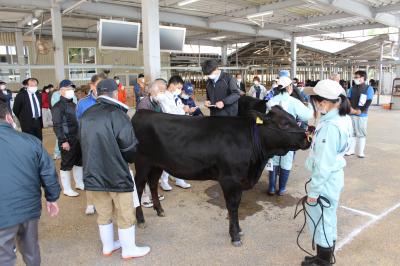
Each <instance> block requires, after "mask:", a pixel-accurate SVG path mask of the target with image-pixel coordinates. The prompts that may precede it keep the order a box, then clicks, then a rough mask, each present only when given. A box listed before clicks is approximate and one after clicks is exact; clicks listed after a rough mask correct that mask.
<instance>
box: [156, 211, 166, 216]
mask: <svg viewBox="0 0 400 266" xmlns="http://www.w3.org/2000/svg"><path fill="white" fill-rule="evenodd" d="M157 215H158V216H159V217H165V212H164V211H160V212H157Z"/></svg>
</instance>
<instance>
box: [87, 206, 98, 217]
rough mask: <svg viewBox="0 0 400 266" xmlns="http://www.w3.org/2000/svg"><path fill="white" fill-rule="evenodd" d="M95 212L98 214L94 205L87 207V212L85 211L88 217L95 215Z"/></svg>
mask: <svg viewBox="0 0 400 266" xmlns="http://www.w3.org/2000/svg"><path fill="white" fill-rule="evenodd" d="M95 212H96V209H95V207H94V205H88V206H86V210H85V214H86V215H93V214H95Z"/></svg>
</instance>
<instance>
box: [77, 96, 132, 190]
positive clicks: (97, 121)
mask: <svg viewBox="0 0 400 266" xmlns="http://www.w3.org/2000/svg"><path fill="white" fill-rule="evenodd" d="M128 109H129V107H128V106H126V105H125V104H123V103H121V102H119V101H117V100H114V99H112V98H110V97H106V96H100V97H99V98H98V99H97V103H96V104H95V105H93V106H92V107H91V108H89V109H88V110H87V111H86V112H85V113H84V114H83V116H82V118H81V119H80V134H79V135H80V142H81V148H82V162H83V181H84V183H85V190H89V191H106V192H132V191H133V190H134V189H133V188H134V185H133V180H132V176H131V174H130V171H129V165H128V163H133V161H134V157H135V153H136V150H137V145H138V140H137V139H136V136H135V133H134V131H133V126H132V123H131V121H130V119H129V117H128V115H127V114H126V112H127V111H128Z"/></svg>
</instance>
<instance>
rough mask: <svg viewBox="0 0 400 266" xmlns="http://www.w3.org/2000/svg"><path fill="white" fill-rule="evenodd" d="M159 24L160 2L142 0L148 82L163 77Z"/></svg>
mask: <svg viewBox="0 0 400 266" xmlns="http://www.w3.org/2000/svg"><path fill="white" fill-rule="evenodd" d="M159 24H160V13H159V5H158V0H142V26H143V29H142V33H143V59H144V60H143V62H144V75H145V78H146V80H147V81H152V80H155V79H156V78H159V77H160V76H161V55H160V29H159Z"/></svg>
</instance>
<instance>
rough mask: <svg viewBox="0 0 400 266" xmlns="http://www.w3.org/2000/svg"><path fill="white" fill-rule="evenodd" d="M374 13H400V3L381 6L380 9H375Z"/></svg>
mask: <svg viewBox="0 0 400 266" xmlns="http://www.w3.org/2000/svg"><path fill="white" fill-rule="evenodd" d="M374 11H375V12H376V13H380V12H393V11H400V3H397V4H392V5H384V6H380V7H377V8H375V9H374Z"/></svg>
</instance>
